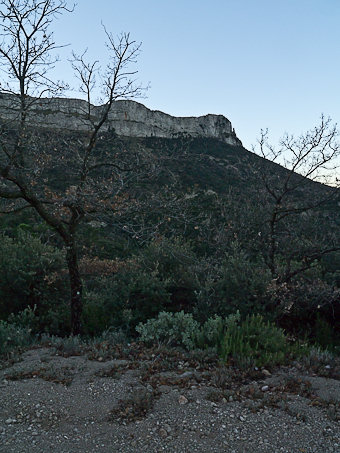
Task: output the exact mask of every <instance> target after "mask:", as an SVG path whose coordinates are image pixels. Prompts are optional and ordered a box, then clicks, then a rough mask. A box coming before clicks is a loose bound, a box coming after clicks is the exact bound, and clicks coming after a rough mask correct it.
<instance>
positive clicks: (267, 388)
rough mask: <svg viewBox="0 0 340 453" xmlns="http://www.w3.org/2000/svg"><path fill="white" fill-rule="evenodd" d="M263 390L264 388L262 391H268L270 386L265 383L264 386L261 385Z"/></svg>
mask: <svg viewBox="0 0 340 453" xmlns="http://www.w3.org/2000/svg"><path fill="white" fill-rule="evenodd" d="M261 390H262V392H267V391H268V390H269V386H268V385H264V386H263V387H261Z"/></svg>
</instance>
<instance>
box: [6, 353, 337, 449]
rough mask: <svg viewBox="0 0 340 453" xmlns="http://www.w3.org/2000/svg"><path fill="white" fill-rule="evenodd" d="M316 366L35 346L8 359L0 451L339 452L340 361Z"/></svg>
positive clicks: (177, 354)
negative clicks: (262, 365)
mask: <svg viewBox="0 0 340 453" xmlns="http://www.w3.org/2000/svg"><path fill="white" fill-rule="evenodd" d="M73 354H78V355H73ZM318 371H319V372H318V373H316V372H315V370H313V369H311V368H309V369H307V368H306V367H302V366H299V364H296V363H295V364H294V365H291V366H289V367H281V368H276V369H270V370H268V369H260V370H256V369H253V370H251V371H249V370H247V371H240V370H238V369H236V368H233V367H232V366H228V367H226V366H221V365H220V364H219V363H218V362H216V360H215V359H214V358H212V357H208V356H204V354H202V355H201V356H200V355H199V354H196V355H192V356H189V355H185V354H183V353H181V352H178V351H175V350H174V351H173V352H171V351H166V350H162V349H154V350H145V349H143V348H141V347H137V346H134V345H132V346H131V345H130V346H126V347H124V348H120V349H119V348H118V349H117V350H116V351H115V352H114V353H112V351H111V352H110V353H108V352H105V348H101V349H99V350H98V349H97V351H96V352H95V353H94V352H93V351H92V352H91V351H81V352H79V351H77V352H72V351H68V352H67V351H65V350H64V351H61V350H60V349H59V350H58V349H57V348H55V347H51V346H49V347H35V348H33V349H30V350H28V351H25V352H23V353H22V354H20V355H17V356H16V357H15V358H14V359H12V360H10V361H8V360H7V361H6V362H5V361H2V366H1V370H0V401H1V406H0V452H2V453H11V452H15V453H27V452H29V453H48V452H51V453H52V452H53V453H54V452H57V453H76V452H82V453H87V452H88V453H92V452H99V453H106V452H107V453H108V452H110V453H113V452H120V453H128V452H136V453H139V452H144V453H152V452H155V453H156V452H167V453H170V452H180V453H184V452H188V453H189V452H190V453H191V452H202V453H203V452H204V453H208V452H230V453H232V452H235V453H236V452H237V453H238V452H244V453H246V452H249V453H250V452H252V453H266V452H268V453H269V452H270V453H273V452H286V453H294V452H296V453H298V452H300V453H301V452H305V453H310V452H317V453H329V452H340V380H339V374H338V370H337V369H336V366H335V365H334V364H333V363H330V364H326V365H322V367H321V368H319V369H318ZM317 374H319V376H318V375H317ZM320 374H321V375H323V376H320Z"/></svg>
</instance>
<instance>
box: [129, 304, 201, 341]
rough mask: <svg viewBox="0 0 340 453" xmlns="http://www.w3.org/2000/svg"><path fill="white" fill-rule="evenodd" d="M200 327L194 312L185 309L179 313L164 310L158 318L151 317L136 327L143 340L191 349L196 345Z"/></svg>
mask: <svg viewBox="0 0 340 453" xmlns="http://www.w3.org/2000/svg"><path fill="white" fill-rule="evenodd" d="M199 329H200V325H199V323H198V322H197V321H195V320H194V318H193V316H192V314H186V313H184V312H183V311H180V312H177V313H167V312H164V311H163V312H161V313H159V315H158V317H157V318H155V319H149V320H148V321H147V322H146V323H144V324H143V323H140V324H139V325H138V326H137V327H136V330H137V332H138V333H139V334H140V340H141V341H144V342H146V343H151V344H152V343H158V345H161V344H163V345H168V346H182V347H185V348H186V349H189V350H191V349H194V347H195V342H194V338H195V336H196V335H197V333H198V331H199Z"/></svg>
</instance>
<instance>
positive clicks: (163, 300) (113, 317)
mask: <svg viewBox="0 0 340 453" xmlns="http://www.w3.org/2000/svg"><path fill="white" fill-rule="evenodd" d="M167 284H168V282H167V281H162V280H161V279H160V278H159V276H158V274H157V272H151V273H147V272H146V271H144V270H143V269H140V268H139V267H138V266H135V267H131V268H129V269H122V270H120V271H118V272H117V273H116V274H115V275H114V276H112V277H106V278H100V279H96V280H95V281H92V283H91V285H89V286H90V287H88V288H87V289H86V291H85V297H84V310H83V328H84V333H85V334H88V335H92V336H93V335H95V336H96V335H99V334H100V333H101V332H103V331H104V330H106V329H108V328H110V327H117V328H121V329H122V330H123V331H125V332H126V333H127V334H131V333H134V329H135V326H136V325H137V324H138V323H140V322H144V321H146V320H147V319H149V318H152V317H154V316H156V315H157V314H158V313H159V312H160V311H162V310H164V308H165V306H169V304H170V294H169V292H168V288H167Z"/></svg>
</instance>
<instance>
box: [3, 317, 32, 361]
mask: <svg viewBox="0 0 340 453" xmlns="http://www.w3.org/2000/svg"><path fill="white" fill-rule="evenodd" d="M32 342H33V336H32V334H31V331H30V329H28V328H27V327H19V326H17V325H15V324H9V323H7V322H5V321H0V356H2V355H6V354H9V353H10V352H12V351H14V350H16V349H18V348H22V347H26V346H29V345H30V344H31V343H32Z"/></svg>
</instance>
